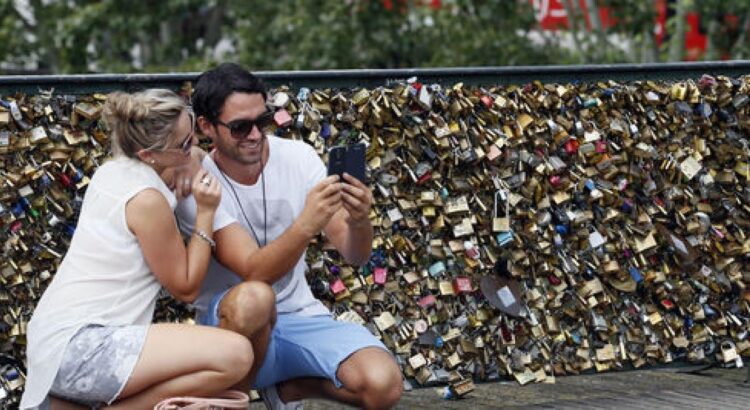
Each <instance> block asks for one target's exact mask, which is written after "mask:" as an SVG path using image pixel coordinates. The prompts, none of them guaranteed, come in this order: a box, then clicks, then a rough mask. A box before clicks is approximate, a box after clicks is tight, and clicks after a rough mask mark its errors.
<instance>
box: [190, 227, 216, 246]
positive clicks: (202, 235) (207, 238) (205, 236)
mask: <svg viewBox="0 0 750 410" xmlns="http://www.w3.org/2000/svg"><path fill="white" fill-rule="evenodd" d="M193 233H194V234H195V236H197V237H199V238H201V239H203V240H204V241H206V242H207V243H208V244H209V245H210V246H211V248H215V247H216V241H214V240H213V239H211V237H210V236H208V234H206V233H205V232H203V231H200V230H199V231H195V232H193Z"/></svg>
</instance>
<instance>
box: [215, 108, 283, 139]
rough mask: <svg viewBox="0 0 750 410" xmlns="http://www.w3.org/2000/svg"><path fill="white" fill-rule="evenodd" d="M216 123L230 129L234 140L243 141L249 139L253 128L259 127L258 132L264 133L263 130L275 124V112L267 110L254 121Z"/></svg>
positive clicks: (241, 120) (217, 121)
mask: <svg viewBox="0 0 750 410" xmlns="http://www.w3.org/2000/svg"><path fill="white" fill-rule="evenodd" d="M214 122H215V123H216V124H219V125H222V126H224V127H226V128H227V129H229V134H230V135H231V136H232V138H234V139H238V140H241V139H243V138H245V137H247V135H248V134H250V132H251V131H252V130H253V127H258V131H260V132H261V133H263V130H265V129H266V128H268V127H269V126H270V125H271V124H273V111H268V110H267V111H265V112H264V113H263V114H261V115H259V116H258V118H256V119H254V120H248V119H240V120H234V121H230V122H229V123H228V124H227V123H223V122H221V121H219V120H218V119H216V120H215V121H214Z"/></svg>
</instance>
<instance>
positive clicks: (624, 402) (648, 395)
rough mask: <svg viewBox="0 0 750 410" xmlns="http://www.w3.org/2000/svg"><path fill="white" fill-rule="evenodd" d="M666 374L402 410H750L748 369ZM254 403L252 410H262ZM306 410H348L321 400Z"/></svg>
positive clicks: (505, 385)
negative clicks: (749, 409) (503, 409)
mask: <svg viewBox="0 0 750 410" xmlns="http://www.w3.org/2000/svg"><path fill="white" fill-rule="evenodd" d="M691 370H698V368H696V367H693V368H684V367H683V368H668V369H653V370H637V371H623V372H610V373H602V374H590V375H581V376H568V377H558V378H557V381H556V383H555V384H530V385H526V386H523V387H521V386H519V385H518V384H517V383H515V382H499V383H484V384H478V385H477V386H476V389H475V390H474V392H472V393H470V394H469V396H468V397H467V398H465V399H462V400H444V399H442V397H441V395H440V394H439V392H440V391H441V389H440V388H422V389H414V390H412V391H409V392H406V393H405V394H404V396H403V398H402V400H401V403H400V404H399V406H398V407H397V408H400V409H431V410H435V409H438V408H440V409H498V408H505V409H582V408H585V409H649V410H650V409H686V408H689V409H748V408H750V383H747V382H746V379H747V376H748V370H747V369H718V368H715V369H708V370H703V371H700V372H692V373H691V372H690V371H691ZM262 408H264V407H263V404H262V402H255V403H253V404H252V405H251V409H262ZM305 408H306V409H320V410H322V409H326V410H327V409H346V408H348V407H345V406H342V405H338V404H335V403H332V402H327V401H323V400H309V401H306V402H305Z"/></svg>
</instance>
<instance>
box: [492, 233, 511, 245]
mask: <svg viewBox="0 0 750 410" xmlns="http://www.w3.org/2000/svg"><path fill="white" fill-rule="evenodd" d="M495 240H496V241H497V246H505V245H507V244H509V243H511V242H513V231H503V232H499V233H498V234H497V236H495Z"/></svg>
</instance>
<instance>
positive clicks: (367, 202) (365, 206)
mask: <svg viewBox="0 0 750 410" xmlns="http://www.w3.org/2000/svg"><path fill="white" fill-rule="evenodd" d="M343 186H344V190H343V195H342V200H343V205H344V209H346V211H347V212H348V213H349V215H348V216H347V218H346V223H347V224H349V226H352V227H358V226H363V225H365V224H369V223H370V218H369V216H370V208H372V192H371V191H370V188H368V187H367V185H365V184H363V183H362V181H360V180H358V179H357V178H354V177H353V176H351V175H349V174H347V173H344V184H343Z"/></svg>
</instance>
